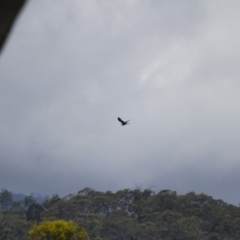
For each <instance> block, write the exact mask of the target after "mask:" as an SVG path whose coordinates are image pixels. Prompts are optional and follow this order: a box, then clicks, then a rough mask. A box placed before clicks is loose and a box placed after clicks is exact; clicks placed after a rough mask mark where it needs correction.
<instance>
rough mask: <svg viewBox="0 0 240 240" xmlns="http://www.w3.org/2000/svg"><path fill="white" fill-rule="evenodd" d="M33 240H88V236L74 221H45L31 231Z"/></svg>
mask: <svg viewBox="0 0 240 240" xmlns="http://www.w3.org/2000/svg"><path fill="white" fill-rule="evenodd" d="M29 235H30V238H31V239H32V240H86V239H87V238H88V234H87V232H86V230H84V228H82V227H80V226H78V225H77V224H76V223H74V222H73V221H63V220H59V221H53V222H50V221H44V222H42V223H41V224H40V225H35V226H33V227H32V229H31V230H30V231H29Z"/></svg>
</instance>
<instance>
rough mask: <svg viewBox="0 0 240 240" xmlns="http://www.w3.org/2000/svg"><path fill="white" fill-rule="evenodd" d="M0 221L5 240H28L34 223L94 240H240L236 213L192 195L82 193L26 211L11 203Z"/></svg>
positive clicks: (217, 202) (147, 191)
mask: <svg viewBox="0 0 240 240" xmlns="http://www.w3.org/2000/svg"><path fill="white" fill-rule="evenodd" d="M0 219H1V221H0V233H1V236H0V239H8V240H10V239H12V240H14V239H19V240H26V239H28V238H27V231H28V230H29V228H30V227H31V225H33V223H34V222H36V221H37V222H40V221H42V220H56V219H64V220H73V221H75V222H76V223H78V224H80V225H82V226H83V227H85V228H86V229H87V231H88V233H89V235H90V239H92V240H101V239H102V240H103V239H104V240H123V239H125V240H128V239H129V240H134V239H135V240H136V239H138V240H145V239H150V240H151V239H152V240H160V239H165V240H167V239H168V240H169V239H173V240H180V239H184V240H187V239H189V240H191V239H212V240H214V239H228V240H229V239H240V208H239V207H237V206H233V205H231V204H227V203H226V202H224V201H222V200H216V199H213V198H212V197H211V196H208V195H205V194H195V193H194V192H190V193H187V194H185V195H178V194H177V193H176V192H175V191H170V190H163V191H160V192H158V193H154V192H153V191H152V190H151V189H145V190H141V189H135V190H129V189H124V190H119V191H117V192H116V193H112V192H110V191H107V192H98V191H95V190H93V189H91V188H85V189H83V190H81V191H79V192H78V193H77V194H71V195H68V196H66V197H65V198H59V196H58V195H54V196H53V197H52V198H50V199H46V200H45V201H44V202H43V203H42V204H38V203H36V202H32V203H31V204H30V205H29V206H27V208H24V207H23V201H21V202H18V204H17V202H15V204H13V203H12V205H11V206H10V205H8V207H7V208H5V210H2V211H1V212H0Z"/></svg>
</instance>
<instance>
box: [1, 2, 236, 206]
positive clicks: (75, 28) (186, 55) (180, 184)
mask: <svg viewBox="0 0 240 240" xmlns="http://www.w3.org/2000/svg"><path fill="white" fill-rule="evenodd" d="M239 7H240V6H239V5H238V4H237V3H235V2H232V3H228V4H226V3H225V2H224V1H218V4H216V3H215V2H211V3H208V2H207V1H194V2H193V1H183V2H181V3H179V2H176V1H173V2H166V1H159V2H155V1H148V2H143V1H131V3H130V2H129V1H116V2H114V3H110V2H108V1H102V2H101V3H99V2H97V1H94V0H92V1H87V2H84V3H82V2H81V3H80V2H79V1H77V0H76V1H73V2H72V3H71V4H70V3H66V2H64V1H59V2H57V3H53V2H49V1H41V2H37V1H36V2H29V3H28V5H27V6H26V8H25V9H24V11H23V13H22V15H21V17H20V18H19V21H18V23H17V25H16V27H15V29H14V32H13V34H12V37H11V38H10V40H9V42H8V44H7V48H6V49H5V51H4V53H3V54H2V56H1V60H0V79H1V80H0V84H1V88H0V110H1V111H0V121H1V125H0V133H1V134H0V135H1V137H0V152H1V155H0V163H1V168H0V182H1V186H0V187H4V188H7V189H9V190H12V191H15V192H23V193H29V192H31V191H32V192H39V193H43V194H52V193H59V194H61V195H66V194H69V193H73V192H77V191H78V190H80V189H82V188H84V187H86V186H89V187H92V188H95V189H97V190H103V191H105V190H112V191H115V190H118V189H120V188H132V187H134V186H135V185H136V184H144V185H143V186H144V187H148V186H153V185H154V186H156V189H166V188H169V189H171V190H176V191H177V192H179V193H180V194H182V193H185V192H189V191H195V192H204V193H207V194H209V195H213V196H214V197H216V198H222V199H223V200H226V201H228V202H231V203H234V204H238V201H239V196H238V193H237V190H236V188H237V186H238V183H239V178H238V171H237V169H238V166H239V164H238V161H239V156H240V152H239V150H238V149H239V148H238V142H239V140H240V139H239V138H240V133H239V131H238V129H239V122H240V121H239V120H240V119H239V118H240V114H239V113H238V109H239V102H240V101H239V94H238V93H239V87H240V86H239V83H238V78H239V70H238V62H239V49H240V48H239V46H238V45H239V44H238V42H239V34H238V31H235V30H234V29H236V27H237V23H238V22H239V21H237V20H238V18H239V14H238V12H239V11H238V10H239ZM228 17H229V18H228ZM117 117H121V118H123V119H125V120H128V119H130V125H128V126H126V127H122V126H120V124H119V122H118V121H117Z"/></svg>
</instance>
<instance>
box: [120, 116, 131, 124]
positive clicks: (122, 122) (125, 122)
mask: <svg viewBox="0 0 240 240" xmlns="http://www.w3.org/2000/svg"><path fill="white" fill-rule="evenodd" d="M118 121H119V122H120V123H121V124H122V126H124V125H127V124H129V123H128V122H129V121H130V120H127V121H123V120H122V119H121V118H120V117H119V118H118Z"/></svg>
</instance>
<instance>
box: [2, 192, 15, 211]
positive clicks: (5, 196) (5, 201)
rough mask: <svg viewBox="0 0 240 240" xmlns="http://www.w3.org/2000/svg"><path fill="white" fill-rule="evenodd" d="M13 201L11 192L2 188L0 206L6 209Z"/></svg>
mask: <svg viewBox="0 0 240 240" xmlns="http://www.w3.org/2000/svg"><path fill="white" fill-rule="evenodd" d="M12 202H13V198H12V193H11V192H9V191H7V190H6V189H3V190H2V191H1V193H0V206H1V209H3V210H7V209H9V208H10V206H11V204H12Z"/></svg>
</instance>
